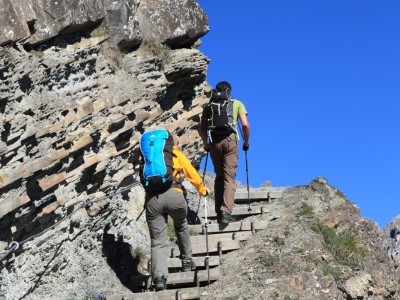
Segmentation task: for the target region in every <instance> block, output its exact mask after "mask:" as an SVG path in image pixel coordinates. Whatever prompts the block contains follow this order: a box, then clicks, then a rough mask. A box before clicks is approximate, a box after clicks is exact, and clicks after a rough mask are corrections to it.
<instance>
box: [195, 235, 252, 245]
mask: <svg viewBox="0 0 400 300" xmlns="http://www.w3.org/2000/svg"><path fill="white" fill-rule="evenodd" d="M251 235H252V232H251V231H239V232H226V233H219V234H210V235H209V236H208V242H209V243H215V242H219V241H229V240H239V241H245V240H247V239H248V238H249V237H250V236H251ZM190 241H191V243H192V247H193V246H195V245H197V244H203V243H206V236H205V235H192V236H191V237H190Z"/></svg>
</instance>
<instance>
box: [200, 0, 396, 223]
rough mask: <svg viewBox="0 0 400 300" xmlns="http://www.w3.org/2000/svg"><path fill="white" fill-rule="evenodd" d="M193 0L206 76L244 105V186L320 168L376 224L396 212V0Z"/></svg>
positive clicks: (287, 180) (305, 176)
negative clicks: (205, 25)
mask: <svg viewBox="0 0 400 300" xmlns="http://www.w3.org/2000/svg"><path fill="white" fill-rule="evenodd" d="M198 3H199V4H200V6H201V7H202V8H203V9H204V11H205V12H206V14H207V15H208V19H209V25H210V32H209V33H207V34H206V35H205V36H204V37H202V38H201V41H202V45H201V46H200V50H201V51H202V52H203V53H205V54H206V55H207V57H209V58H210V59H211V63H210V65H209V69H208V75H207V80H208V82H209V83H210V84H211V85H212V86H215V84H216V83H217V82H218V81H221V80H226V81H229V82H230V83H231V85H232V95H233V97H234V98H237V99H239V100H242V102H244V104H245V106H246V109H247V111H248V113H249V115H248V118H249V122H250V125H251V138H250V145H251V148H250V150H249V151H248V166H249V181H250V185H252V186H253V187H258V186H259V185H260V184H262V183H263V182H265V181H271V182H272V185H273V186H297V185H305V184H307V183H309V182H310V181H311V180H313V179H314V178H316V177H318V176H321V177H324V178H326V179H327V180H328V181H329V184H331V185H332V186H334V187H336V188H338V189H339V190H341V191H342V192H343V193H344V194H345V195H346V197H347V198H348V199H349V200H350V201H352V202H354V203H355V204H357V206H358V207H360V209H361V216H362V217H366V218H369V219H371V220H373V221H375V222H377V223H378V224H379V226H380V227H381V228H383V227H384V226H386V225H387V223H389V222H390V221H391V220H392V219H393V218H394V217H395V216H397V215H400V195H399V187H400V162H399V161H400V139H399V129H400V104H399V102H400V101H399V99H400V14H399V13H400V1H398V0H386V1H375V0H351V1H348V0H339V1H338V0H336V1H333V0H324V1H321V0H290V1H289V0H273V1H272V0H257V1H255V0H253V1H252V0H249V1H245V2H243V1H228V0H198ZM239 160H240V165H239V168H238V174H237V179H238V180H240V181H242V182H243V183H244V184H245V183H246V169H245V158H244V153H243V151H241V153H240V157H239ZM201 168H202V169H203V168H204V159H203V164H202V166H201ZM207 170H208V171H213V168H212V164H211V163H209V164H208V166H207Z"/></svg>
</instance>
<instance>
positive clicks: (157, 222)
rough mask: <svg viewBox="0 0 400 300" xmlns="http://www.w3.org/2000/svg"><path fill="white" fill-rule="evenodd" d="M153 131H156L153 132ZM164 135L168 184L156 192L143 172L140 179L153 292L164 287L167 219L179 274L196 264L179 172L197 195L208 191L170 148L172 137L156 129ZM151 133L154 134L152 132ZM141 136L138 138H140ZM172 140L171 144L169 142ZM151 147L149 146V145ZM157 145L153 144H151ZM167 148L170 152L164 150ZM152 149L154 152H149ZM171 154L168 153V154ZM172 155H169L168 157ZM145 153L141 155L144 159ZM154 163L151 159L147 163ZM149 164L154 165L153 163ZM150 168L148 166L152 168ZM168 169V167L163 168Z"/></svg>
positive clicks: (181, 155)
mask: <svg viewBox="0 0 400 300" xmlns="http://www.w3.org/2000/svg"><path fill="white" fill-rule="evenodd" d="M156 131H157V130H156ZM158 131H161V133H165V132H166V135H167V136H168V139H167V140H166V142H163V143H164V144H165V145H164V149H162V150H163V152H164V153H163V154H162V156H164V159H165V164H166V165H167V164H168V157H169V156H170V157H171V158H172V171H173V172H172V176H173V180H172V183H169V184H167V186H166V187H162V188H161V189H160V190H157V188H154V187H153V188H151V190H150V188H149V186H150V185H151V184H150V183H149V182H151V180H152V179H151V178H149V179H148V182H146V178H144V176H145V175H144V174H145V173H143V174H142V175H141V176H142V177H141V180H142V184H143V185H144V187H145V190H146V189H147V190H146V196H145V209H146V222H147V225H148V227H149V230H150V238H151V262H152V263H151V273H152V276H153V282H154V285H155V289H156V291H161V290H164V289H166V288H167V284H166V281H167V277H168V265H167V257H168V252H167V250H168V237H167V230H168V229H167V221H168V216H170V217H171V218H172V220H173V224H174V229H175V234H176V237H177V243H178V247H179V251H180V258H181V260H182V271H183V272H188V271H194V270H196V264H195V263H194V261H193V259H192V248H191V242H190V234H189V227H188V223H187V220H186V215H187V212H188V205H187V202H186V200H185V198H184V195H183V190H182V184H181V183H182V179H181V172H183V173H184V175H185V178H186V179H188V180H189V182H190V183H191V184H192V185H193V186H194V187H195V188H196V190H197V191H198V192H199V194H200V195H201V196H203V197H204V196H206V195H207V194H208V190H207V189H206V187H205V186H204V184H203V182H202V180H201V177H200V175H199V174H198V173H197V170H196V169H195V168H194V167H193V166H192V165H191V163H190V161H189V160H188V159H187V158H186V156H185V155H184V154H183V153H182V152H181V151H180V150H179V149H178V147H177V146H175V145H173V138H172V136H171V135H170V134H169V132H168V131H167V130H158ZM153 132H154V131H153ZM144 135H145V134H143V135H142V137H143V136H144ZM171 141H172V142H171ZM144 144H145V141H144V140H142V139H141V151H142V155H143V152H146V150H145V149H144V148H145V145H144ZM150 144H151V143H150ZM153 145H157V141H155V142H153V144H152V146H153ZM168 145H170V147H171V146H172V147H171V149H172V150H171V149H169V150H168V149H166V148H167V147H168ZM153 150H154V149H153ZM150 152H152V151H150ZM169 152H171V153H169ZM169 154H172V155H169ZM145 155H146V154H144V156H145ZM153 159H154V160H155V157H152V158H151V160H153ZM149 164H155V162H154V161H152V162H150V163H149ZM152 168H153V167H150V169H152ZM167 168H168V166H167Z"/></svg>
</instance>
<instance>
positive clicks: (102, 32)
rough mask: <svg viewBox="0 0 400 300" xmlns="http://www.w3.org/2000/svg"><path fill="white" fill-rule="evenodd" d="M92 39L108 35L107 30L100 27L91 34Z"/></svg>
mask: <svg viewBox="0 0 400 300" xmlns="http://www.w3.org/2000/svg"><path fill="white" fill-rule="evenodd" d="M90 35H91V36H92V37H101V36H105V35H106V29H105V28H104V27H103V26H101V25H100V26H98V27H96V28H95V29H93V31H92V32H91V33H90Z"/></svg>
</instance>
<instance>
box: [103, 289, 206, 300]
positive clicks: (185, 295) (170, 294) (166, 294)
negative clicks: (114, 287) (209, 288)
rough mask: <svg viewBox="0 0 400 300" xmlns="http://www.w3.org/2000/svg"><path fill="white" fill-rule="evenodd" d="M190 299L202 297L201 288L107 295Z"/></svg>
mask: <svg viewBox="0 0 400 300" xmlns="http://www.w3.org/2000/svg"><path fill="white" fill-rule="evenodd" d="M175 299H182V300H184V299H185V300H186V299H187V300H189V299H200V288H198V287H191V288H182V289H173V290H164V291H159V292H144V293H129V294H120V295H111V296H106V300H175Z"/></svg>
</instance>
